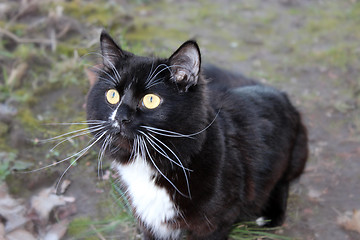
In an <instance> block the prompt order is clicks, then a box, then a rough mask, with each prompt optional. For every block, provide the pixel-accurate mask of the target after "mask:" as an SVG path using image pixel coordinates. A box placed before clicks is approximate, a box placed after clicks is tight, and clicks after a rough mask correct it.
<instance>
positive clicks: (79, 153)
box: [19, 131, 107, 173]
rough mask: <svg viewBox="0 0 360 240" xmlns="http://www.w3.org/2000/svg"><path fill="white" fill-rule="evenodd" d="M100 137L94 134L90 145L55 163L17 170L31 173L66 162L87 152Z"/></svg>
mask: <svg viewBox="0 0 360 240" xmlns="http://www.w3.org/2000/svg"><path fill="white" fill-rule="evenodd" d="M106 133H107V131H105V132H104V133H103V134H102V135H101V136H100V138H101V137H103V136H104V135H105V134H106ZM100 138H97V139H96V136H95V137H94V138H92V139H91V140H90V141H89V143H90V142H91V141H93V140H94V139H96V140H95V141H93V142H92V143H91V145H89V146H87V147H86V148H84V149H82V150H81V151H79V152H77V153H74V154H73V155H71V156H69V157H66V158H64V159H62V160H60V161H57V162H55V163H52V164H49V165H47V166H44V167H41V168H38V169H34V170H30V171H25V172H19V173H33V172H38V171H41V170H44V169H46V168H49V167H53V166H56V165H58V164H60V163H63V162H66V161H68V160H69V159H71V158H73V157H76V156H79V155H81V156H82V155H84V153H85V152H87V151H88V150H89V149H90V148H91V147H92V146H94V144H95V143H96V142H98V141H99V139H100Z"/></svg>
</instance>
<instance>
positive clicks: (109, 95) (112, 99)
mask: <svg viewBox="0 0 360 240" xmlns="http://www.w3.org/2000/svg"><path fill="white" fill-rule="evenodd" d="M106 100H107V101H108V102H109V103H110V104H117V103H118V102H119V101H120V94H119V93H118V91H116V90H115V89H110V90H108V91H107V92H106Z"/></svg>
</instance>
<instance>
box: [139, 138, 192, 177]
mask: <svg viewBox="0 0 360 240" xmlns="http://www.w3.org/2000/svg"><path fill="white" fill-rule="evenodd" d="M139 133H141V134H142V135H144V136H145V137H146V139H147V140H148V142H149V144H150V145H151V147H152V148H153V149H154V150H155V151H157V152H158V153H159V154H160V155H162V156H164V157H166V158H167V159H168V160H169V161H170V162H172V163H174V164H175V165H177V166H179V167H181V168H182V169H185V170H187V171H192V170H191V169H188V168H186V167H184V166H183V165H182V163H181V161H180V159H179V158H178V157H177V156H176V155H175V153H174V152H171V153H172V154H173V155H174V156H175V158H176V159H177V160H178V161H179V162H180V163H177V162H176V161H175V160H173V159H172V158H171V157H169V155H168V154H167V153H166V152H165V150H164V149H163V148H162V147H161V146H159V144H157V143H156V142H155V141H154V140H152V139H151V138H150V137H149V136H148V135H147V134H146V133H144V132H142V131H139ZM149 135H150V134H149ZM151 137H153V138H155V137H154V136H152V135H151ZM156 140H157V141H158V142H161V141H160V140H159V139H157V138H156ZM161 143H162V145H165V144H164V143H163V142H161ZM166 147H167V146H166ZM167 148H168V147H167ZM168 150H169V151H170V148H169V149H168Z"/></svg>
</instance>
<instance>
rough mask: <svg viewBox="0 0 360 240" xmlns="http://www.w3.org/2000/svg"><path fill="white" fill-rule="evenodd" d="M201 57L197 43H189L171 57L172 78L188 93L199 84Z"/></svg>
mask: <svg viewBox="0 0 360 240" xmlns="http://www.w3.org/2000/svg"><path fill="white" fill-rule="evenodd" d="M200 65H201V55H200V49H199V46H198V45H197V43H196V42H195V41H192V40H190V41H187V42H185V43H184V44H183V45H181V46H180V47H179V48H178V49H177V50H176V51H175V52H174V54H173V55H172V56H171V57H170V68H171V70H172V78H173V80H174V81H175V82H176V83H177V85H178V86H179V87H180V90H182V91H185V92H186V91H187V90H188V89H189V87H191V86H194V85H196V84H197V82H198V79H199V74H200Z"/></svg>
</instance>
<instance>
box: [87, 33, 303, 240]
mask: <svg viewBox="0 0 360 240" xmlns="http://www.w3.org/2000/svg"><path fill="white" fill-rule="evenodd" d="M101 46H102V53H103V55H104V66H103V68H102V70H101V71H99V72H98V75H99V80H98V81H97V83H96V84H95V85H94V86H93V88H92V89H91V91H90V93H89V95H88V102H87V114H88V119H89V120H104V121H107V120H108V118H109V115H110V114H111V112H113V111H114V110H115V107H116V106H111V105H110V104H108V103H107V102H106V100H105V92H106V91H107V90H108V89H110V88H116V89H117V90H118V92H119V93H120V95H121V96H122V99H123V101H122V104H121V106H120V107H119V110H118V112H117V116H116V119H117V121H118V122H119V124H120V125H121V127H120V129H118V128H113V127H111V126H109V127H108V128H107V129H108V130H109V134H112V136H113V137H114V140H113V141H112V143H111V147H110V148H109V149H110V150H109V151H108V154H109V155H110V156H111V157H112V158H113V159H116V161H118V162H119V163H121V164H127V163H128V162H129V161H131V158H130V157H131V149H132V145H133V141H134V138H135V137H136V135H138V134H139V132H138V131H139V130H141V131H145V130H144V129H142V128H141V126H142V125H147V126H152V127H156V128H161V129H166V130H170V131H174V132H178V133H182V134H188V135H189V134H194V133H198V134H196V135H193V136H192V137H191V138H190V137H178V138H170V137H166V136H161V135H158V136H157V137H158V138H159V139H160V140H161V141H162V142H163V143H165V144H166V145H167V146H169V147H170V148H171V149H172V151H174V153H175V154H176V155H177V156H178V157H179V159H180V160H181V162H182V164H183V166H184V167H185V168H187V169H191V170H192V171H187V174H189V179H188V180H189V188H190V192H191V197H190V196H186V195H189V194H188V188H187V184H186V179H185V176H184V173H183V169H181V168H179V167H178V166H174V164H172V163H171V162H170V161H168V160H167V159H165V158H164V157H163V156H161V155H160V154H158V153H157V152H156V151H154V150H150V151H151V152H152V155H153V156H154V159H155V161H156V164H157V166H158V167H159V169H160V170H161V171H162V172H163V173H164V174H165V175H166V176H167V178H168V179H170V180H171V181H172V182H173V183H174V185H176V186H177V188H178V191H177V190H175V189H174V187H173V186H172V185H171V184H170V183H169V182H168V181H167V180H166V179H165V178H163V177H159V178H157V179H156V184H157V185H159V186H161V187H164V188H166V190H167V192H168V193H169V195H170V196H172V200H173V201H174V202H175V204H176V206H177V207H178V209H179V210H180V212H181V215H182V216H181V217H180V216H179V217H178V218H177V219H175V220H173V221H172V222H171V223H168V224H170V225H172V226H173V227H174V228H180V229H182V230H186V231H187V233H188V239H216V240H219V239H227V235H228V233H229V231H230V230H231V227H232V226H233V224H234V223H235V222H236V221H243V220H246V221H248V220H255V219H256V218H258V217H261V216H264V217H265V218H266V219H269V220H271V221H270V222H269V223H268V225H269V226H278V225H281V224H282V223H283V221H284V217H285V211H286V202H287V197H288V189H289V183H290V182H291V181H292V180H294V179H295V178H297V177H299V175H300V174H301V173H302V171H303V169H304V166H305V162H306V159H307V153H308V150H307V134H306V129H305V127H304V125H303V124H302V122H301V117H300V114H299V112H298V111H297V110H296V109H295V108H294V107H293V106H292V104H291V103H290V101H289V99H288V97H287V96H286V94H285V93H283V92H281V91H278V90H276V89H274V88H272V87H268V86H263V85H261V84H260V83H258V82H256V81H254V80H252V79H248V78H246V77H244V76H242V75H237V74H234V73H230V72H228V71H224V70H221V69H219V68H217V67H215V66H211V65H207V66H205V67H204V68H201V64H200V63H201V61H200V51H199V48H198V46H197V44H196V43H195V42H193V41H189V42H186V43H185V44H184V45H182V46H181V47H180V48H179V49H178V50H177V51H176V52H175V53H174V54H173V55H172V56H171V57H170V58H169V59H160V58H148V57H139V56H135V55H133V54H131V53H128V52H126V51H124V50H121V48H120V47H119V46H117V45H116V43H115V42H114V41H113V40H112V39H111V37H110V36H109V35H107V34H106V33H102V36H101ZM197 54H198V55H197ZM197 58H198V59H197ZM197 60H199V61H198V62H197ZM174 63H176V64H175V65H176V66H175V67H170V68H169V69H166V70H163V71H162V72H161V70H162V69H165V67H164V66H165V65H166V66H171V65H174ZM162 64H163V65H162ZM158 66H159V67H158ZM156 67H158V70H157V72H160V73H159V75H158V76H157V79H159V84H156V85H154V86H152V87H151V88H147V87H146V83H145V81H146V79H148V76H149V75H150V74H151V73H152V71H153V70H154V69H155V68H156ZM114 68H116V70H117V71H118V72H119V75H121V79H118V80H117V81H116V82H112V80H110V79H111V78H110V76H111V77H112V78H114V79H116V73H115V71H114ZM179 68H180V69H179ZM200 69H201V70H200ZM197 70H199V71H200V72H197ZM179 72H180V73H179ZM146 93H156V94H158V95H159V96H161V97H162V99H163V102H162V103H161V105H160V106H159V107H158V108H156V109H154V110H149V109H146V108H144V107H143V106H141V104H139V102H140V101H141V99H142V97H143V96H144V95H145V94H146ZM149 147H150V146H149ZM166 151H167V152H168V150H166ZM169 154H170V153H169ZM180 193H182V194H180ZM144 232H145V234H144V236H145V239H155V235H154V234H153V233H152V232H151V230H150V229H145V231H144Z"/></svg>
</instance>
